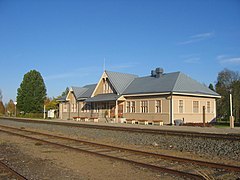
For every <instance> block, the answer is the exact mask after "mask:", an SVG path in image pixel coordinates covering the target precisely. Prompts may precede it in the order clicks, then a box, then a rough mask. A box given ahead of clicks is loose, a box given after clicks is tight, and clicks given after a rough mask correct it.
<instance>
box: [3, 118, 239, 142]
mask: <svg viewBox="0 0 240 180" xmlns="http://www.w3.org/2000/svg"><path fill="white" fill-rule="evenodd" d="M1 118H2V119H6V120H12V121H18V122H26V123H40V124H53V125H60V126H70V127H80V128H93V129H103V130H111V131H125V132H128V133H136V132H137V133H147V134H163V135H170V136H184V137H191V138H211V139H216V140H223V139H224V140H230V141H240V134H236V133H232V134H218V133H201V132H190V131H179V130H163V129H150V128H140V127H137V128H132V127H120V126H107V125H99V124H96V125H95V124H83V123H71V122H56V121H46V120H31V119H22V118H7V117H1Z"/></svg>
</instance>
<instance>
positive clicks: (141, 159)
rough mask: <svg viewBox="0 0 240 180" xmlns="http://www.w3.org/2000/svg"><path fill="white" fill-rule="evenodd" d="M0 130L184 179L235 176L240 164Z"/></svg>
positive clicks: (4, 128) (14, 129) (12, 130)
mask: <svg viewBox="0 0 240 180" xmlns="http://www.w3.org/2000/svg"><path fill="white" fill-rule="evenodd" d="M0 131H1V132H5V133H8V134H12V135H15V136H21V137H23V138H28V139H31V140H34V141H40V142H42V143H47V144H51V145H54V146H58V147H63V148H67V149H70V150H74V151H79V152H83V153H88V154H91V155H97V156H100V157H104V158H109V159H114V160H118V161H123V162H127V163H131V164H134V165H137V166H141V167H144V168H149V169H153V170H157V171H161V172H164V173H169V174H172V175H174V176H182V177H183V178H188V179H204V178H207V177H205V176H210V177H214V178H215V177H219V176H221V175H225V174H227V173H229V172H230V173H236V174H237V175H239V174H240V167H237V166H232V165H226V164H218V163H211V162H205V161H198V160H191V159H186V158H180V157H174V156H167V155H162V154H156V153H151V152H145V151H140V150H136V149H127V148H122V147H116V146H110V145H105V144H99V143H94V142H89V141H83V140H79V139H73V138H68V137H63V136H56V135H53V134H46V133H41V132H35V131H31V130H26V129H23V128H15V127H9V126H3V125H1V126H0Z"/></svg>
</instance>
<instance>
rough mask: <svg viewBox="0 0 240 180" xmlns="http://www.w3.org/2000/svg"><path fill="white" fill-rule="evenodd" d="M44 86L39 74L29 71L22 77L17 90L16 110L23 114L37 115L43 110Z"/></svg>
mask: <svg viewBox="0 0 240 180" xmlns="http://www.w3.org/2000/svg"><path fill="white" fill-rule="evenodd" d="M45 98H46V86H45V83H44V80H43V78H42V76H41V74H40V73H39V72H38V71H36V70H31V71H30V72H28V73H26V74H25V75H24V77H23V81H22V83H21V85H20V87H19V88H18V90H17V108H18V110H19V111H23V112H25V113H39V112H42V110H43V105H44V100H45Z"/></svg>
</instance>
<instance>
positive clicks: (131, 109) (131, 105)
mask: <svg viewBox="0 0 240 180" xmlns="http://www.w3.org/2000/svg"><path fill="white" fill-rule="evenodd" d="M133 103H134V106H133ZM133 107H134V108H133ZM133 109H134V111H133ZM130 112H131V113H135V112H136V101H130Z"/></svg>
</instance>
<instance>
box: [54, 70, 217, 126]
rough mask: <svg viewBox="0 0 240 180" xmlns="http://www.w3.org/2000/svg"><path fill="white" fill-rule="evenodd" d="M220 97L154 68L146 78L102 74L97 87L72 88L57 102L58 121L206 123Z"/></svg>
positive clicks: (187, 79)
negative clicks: (127, 120) (180, 121)
mask: <svg viewBox="0 0 240 180" xmlns="http://www.w3.org/2000/svg"><path fill="white" fill-rule="evenodd" d="M216 98H220V95H219V94H217V93H216V92H214V91H212V90H210V89H209V88H208V87H206V86H204V85H203V84H201V83H199V82H197V81H195V80H193V79H192V78H190V77H188V76H187V75H185V74H183V73H181V72H173V73H164V72H163V69H162V68H156V69H155V70H153V71H151V74H150V75H149V76H146V77H138V76H136V75H132V74H125V73H118V72H111V71H104V72H103V74H102V76H101V78H100V79H99V81H98V83H97V84H91V85H86V86H84V87H71V88H70V91H69V93H68V94H67V96H66V97H62V98H61V99H59V100H58V101H59V102H60V104H59V117H60V118H61V119H73V118H75V119H83V120H84V119H85V120H86V121H87V120H89V119H95V121H98V122H99V121H114V122H122V121H123V120H125V119H134V120H136V122H137V121H138V120H147V121H152V120H162V121H163V123H164V124H173V123H174V120H176V119H182V120H184V122H185V123H186V122H194V123H197V122H203V108H205V118H206V122H210V121H213V120H214V119H215V118H216Z"/></svg>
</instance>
